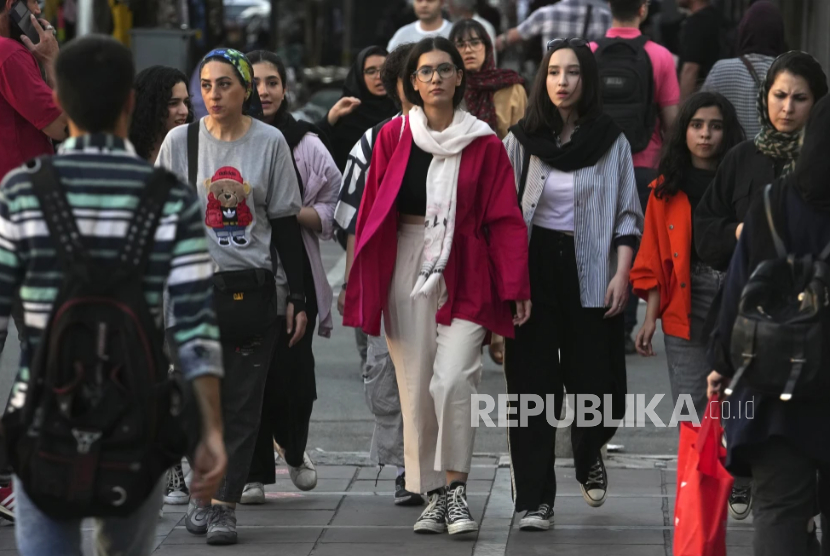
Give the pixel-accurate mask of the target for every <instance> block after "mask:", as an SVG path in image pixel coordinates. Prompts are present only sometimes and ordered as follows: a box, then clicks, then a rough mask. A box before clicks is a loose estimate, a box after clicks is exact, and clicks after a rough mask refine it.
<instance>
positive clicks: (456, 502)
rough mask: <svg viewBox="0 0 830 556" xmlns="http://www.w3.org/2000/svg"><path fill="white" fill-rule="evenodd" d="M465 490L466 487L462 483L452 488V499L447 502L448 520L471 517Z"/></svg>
mask: <svg viewBox="0 0 830 556" xmlns="http://www.w3.org/2000/svg"><path fill="white" fill-rule="evenodd" d="M466 491H467V487H465V486H463V485H461V486H458V487H455V488H454V489H453V491H452V501H451V502H450V503H449V504H447V515H448V516H449V521H458V520H460V519H472V514H471V513H470V507H469V506H468V505H467V497H466Z"/></svg>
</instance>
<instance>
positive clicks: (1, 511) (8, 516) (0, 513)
mask: <svg viewBox="0 0 830 556" xmlns="http://www.w3.org/2000/svg"><path fill="white" fill-rule="evenodd" d="M0 518H3V519H5V520H6V521H11V522H12V523H14V512H13V511H11V510H10V509H8V508H7V507H5V506H0Z"/></svg>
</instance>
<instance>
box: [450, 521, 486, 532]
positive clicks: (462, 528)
mask: <svg viewBox="0 0 830 556" xmlns="http://www.w3.org/2000/svg"><path fill="white" fill-rule="evenodd" d="M447 531H448V532H449V534H450V535H463V534H464V533H475V532H476V531H478V523H476V522H475V521H462V522H461V523H453V524H451V525H448V526H447Z"/></svg>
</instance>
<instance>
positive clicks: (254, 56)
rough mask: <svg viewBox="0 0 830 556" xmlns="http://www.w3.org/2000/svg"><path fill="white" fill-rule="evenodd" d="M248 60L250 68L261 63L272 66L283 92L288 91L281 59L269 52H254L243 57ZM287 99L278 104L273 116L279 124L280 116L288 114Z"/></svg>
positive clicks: (283, 63) (285, 73)
mask: <svg viewBox="0 0 830 556" xmlns="http://www.w3.org/2000/svg"><path fill="white" fill-rule="evenodd" d="M245 56H246V57H247V58H248V61H249V62H251V66H252V67H253V65H254V64H260V63H262V62H267V63H269V64H271V65H272V66H274V67H275V68H276V70H277V75H279V76H280V81H281V82H282V88H283V90H285V91H287V90H288V82H287V81H286V80H287V79H288V72H287V71H286V69H285V62H283V61H282V58H280V57H279V55H277V54H275V53H273V52H271V51H269V50H254V51H253V52H249V53H248V54H246V55H245ZM287 101H288V99H287V98H286V100H283V101H282V104H280V107H279V109H277V113H276V114H274V121H275V122H279V121H280V120H281V119H282V115H283V114H285V113H286V112H288V102H287Z"/></svg>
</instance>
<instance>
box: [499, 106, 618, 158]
mask: <svg viewBox="0 0 830 556" xmlns="http://www.w3.org/2000/svg"><path fill="white" fill-rule="evenodd" d="M524 123H525V121H524V120H521V121H520V122H519V123H518V124H516V125H514V126H513V127H511V128H510V131H511V132H512V133H513V136H514V137H516V139H517V140H518V141H519V143H521V144H522V146H523V147H524V148H525V149H526V150H527V151H528V152H529V153H530V154H531V155H533V156H537V157H539V158H540V159H542V160H543V161H544V162H546V163H547V164H549V165H551V166H553V167H554V168H556V169H557V170H559V171H560V172H573V171H575V170H579V169H580V168H587V167H589V166H593V165H594V164H596V163H597V162H599V159H600V158H602V157H603V155H604V154H605V153H607V152H608V149H610V148H611V145H613V144H614V142H615V141H616V140H617V138H618V137H619V136H620V134H621V133H622V129H620V127H619V126H618V125H617V124H616V123H615V122H614V120H612V119H611V117H610V116H608V115H607V114H604V113H601V114H599V115H598V116H597V117H596V118H593V119H592V120H589V121H587V122H582V123H580V124H579V125H577V126H576V129H575V130H574V132H573V135H571V140H570V141H569V142H568V143H565V144H564V145H561V146H560V145H559V144H558V143H557V138H556V136H555V135H554V133H553V131H552V130H551V129H549V128H545V129H542V130H540V131H537V132H536V133H527V132H526V131H525V127H524Z"/></svg>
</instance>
